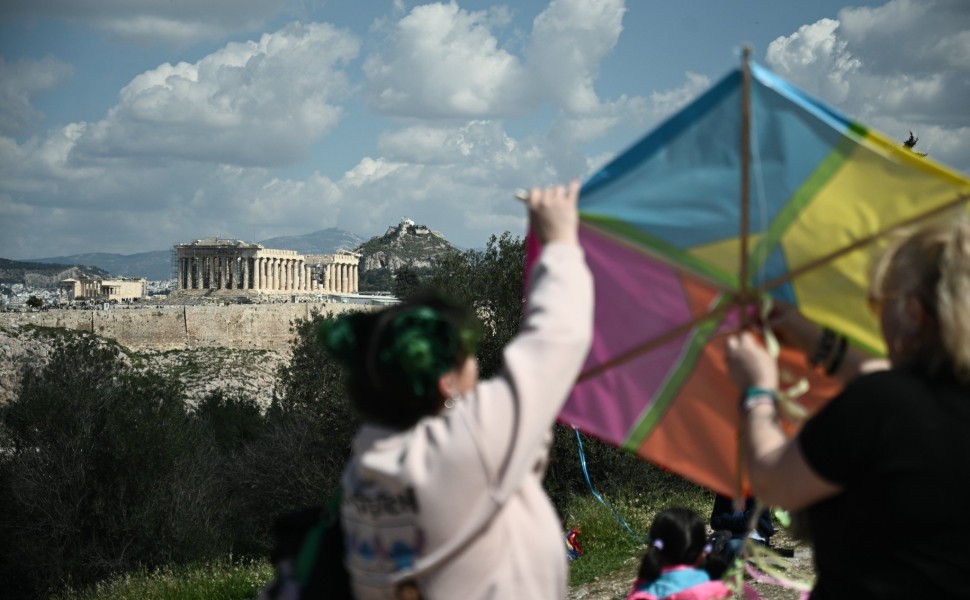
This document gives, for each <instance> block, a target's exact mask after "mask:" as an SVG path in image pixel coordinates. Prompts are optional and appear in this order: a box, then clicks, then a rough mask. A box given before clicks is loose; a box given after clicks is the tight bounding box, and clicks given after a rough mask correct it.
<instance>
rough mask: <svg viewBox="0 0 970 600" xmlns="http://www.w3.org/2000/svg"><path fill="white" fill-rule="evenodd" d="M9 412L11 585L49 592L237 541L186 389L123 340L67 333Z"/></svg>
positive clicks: (1, 502)
mask: <svg viewBox="0 0 970 600" xmlns="http://www.w3.org/2000/svg"><path fill="white" fill-rule="evenodd" d="M0 421H2V424H3V428H2V430H3V439H2V440H0V443H2V447H3V448H4V451H3V452H2V453H0V486H2V489H0V580H5V581H8V582H11V583H8V584H7V585H5V586H4V588H5V592H10V590H11V589H18V590H20V591H21V592H23V593H24V595H30V593H42V592H46V591H47V590H48V589H51V588H53V587H56V586H57V585H59V584H62V583H66V582H68V581H71V582H74V583H87V582H91V581H94V580H96V579H99V578H102V577H104V576H107V575H109V574H112V573H116V572H119V571H123V570H126V569H130V568H133V567H134V566H136V565H144V566H153V565H158V564H162V563H163V562H167V561H170V560H172V561H190V560H196V559H199V558H202V557H205V556H210V555H212V554H214V553H216V552H217V549H222V548H225V547H226V546H225V545H223V543H222V542H221V541H220V540H219V539H218V534H217V532H216V531H217V529H218V523H219V522H220V515H221V511H222V509H221V508H220V502H219V500H220V498H219V495H218V494H215V493H213V487H212V486H211V485H209V482H210V481H211V480H212V479H213V478H214V477H215V476H216V471H217V468H216V466H217V463H216V461H214V460H212V459H211V450H212V448H211V446H210V445H208V444H207V443H206V441H205V439H204V438H203V437H202V436H201V435H200V431H199V429H198V428H197V427H195V426H193V423H192V421H191V419H190V418H189V416H188V414H187V412H186V410H185V405H184V402H183V400H182V397H181V389H180V387H179V386H178V384H177V383H175V382H173V381H169V380H166V379H163V378H161V377H158V376H155V375H149V374H144V373H139V372H136V371H134V370H132V369H131V368H130V367H129V366H128V365H127V362H126V360H125V357H124V356H123V355H122V354H121V353H120V351H119V350H118V348H117V347H116V346H112V345H108V344H106V343H105V342H104V341H102V340H100V339H98V338H96V337H95V336H91V335H80V336H78V335H76V334H72V335H66V336H64V337H62V338H60V339H59V340H57V341H56V342H55V345H54V349H53V351H52V353H51V355H50V360H49V362H48V363H47V364H46V366H39V365H38V366H35V367H34V368H32V369H29V370H28V371H27V372H26V373H25V374H24V376H23V380H22V385H21V392H20V395H19V397H18V398H17V399H16V400H15V401H13V402H12V403H10V404H9V405H7V406H5V407H3V409H2V411H0ZM14 595H15V596H16V595H17V594H14Z"/></svg>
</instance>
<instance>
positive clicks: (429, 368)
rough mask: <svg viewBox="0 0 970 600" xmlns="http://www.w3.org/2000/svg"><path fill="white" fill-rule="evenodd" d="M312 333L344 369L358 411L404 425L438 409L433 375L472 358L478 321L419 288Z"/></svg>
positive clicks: (367, 418)
mask: <svg viewBox="0 0 970 600" xmlns="http://www.w3.org/2000/svg"><path fill="white" fill-rule="evenodd" d="M317 334H318V339H319V341H320V343H321V345H322V346H323V348H324V349H325V350H326V351H327V352H328V353H329V354H330V355H331V356H333V357H334V359H336V360H337V361H338V362H339V363H340V364H341V365H342V366H343V367H344V368H345V370H346V372H347V387H348V391H349V393H350V396H351V400H352V401H353V403H354V406H355V408H356V409H357V411H358V412H359V413H360V415H361V417H362V418H363V419H364V420H365V421H368V422H371V423H375V424H378V425H384V426H387V427H393V428H397V429H406V428H408V427H410V426H412V425H414V424H415V423H417V422H418V421H419V420H420V419H421V418H423V417H425V416H429V415H433V414H436V413H438V411H440V410H441V407H442V405H443V403H444V401H445V397H444V394H442V392H441V390H440V389H439V384H438V382H439V379H440V377H441V376H442V375H444V374H445V373H447V372H449V371H452V370H454V369H457V368H459V367H460V366H461V365H462V364H463V363H464V362H465V361H466V360H467V359H468V358H470V357H473V356H474V354H475V349H476V347H477V344H478V340H479V338H480V337H481V327H480V325H479V323H478V321H477V320H476V319H475V316H474V314H473V313H472V311H471V310H470V309H468V308H466V307H462V306H459V305H458V304H456V303H454V302H452V301H450V300H449V299H447V298H445V297H443V296H441V295H440V294H439V293H438V292H436V291H433V290H424V291H422V292H419V293H416V294H414V295H413V296H411V297H410V298H409V299H408V300H407V301H406V302H403V303H401V304H398V305H397V306H393V307H390V308H387V309H384V310H381V311H379V312H373V313H367V312H358V313H352V314H347V315H342V316H340V317H338V318H336V319H334V320H332V321H327V322H325V323H323V324H322V325H321V326H320V329H319V330H318V332H317Z"/></svg>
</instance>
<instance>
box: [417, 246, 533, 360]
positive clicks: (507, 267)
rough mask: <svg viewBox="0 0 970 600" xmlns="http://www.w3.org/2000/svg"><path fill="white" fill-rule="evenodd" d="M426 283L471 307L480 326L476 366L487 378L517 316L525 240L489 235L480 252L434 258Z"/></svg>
mask: <svg viewBox="0 0 970 600" xmlns="http://www.w3.org/2000/svg"><path fill="white" fill-rule="evenodd" d="M432 270H433V274H432V275H431V277H430V278H429V279H428V280H427V284H428V285H431V286H433V287H436V288H437V289H440V290H441V291H442V292H444V293H445V294H447V295H448V296H450V297H452V298H454V299H455V300H456V301H458V302H463V303H466V304H468V305H470V306H474V307H475V310H476V312H477V313H478V316H479V318H480V319H481V320H482V323H483V325H484V331H483V336H482V343H481V347H480V348H479V353H478V359H479V367H480V369H481V373H482V376H483V377H489V376H491V375H493V374H495V373H497V372H498V370H499V369H500V368H501V367H502V350H503V349H504V348H505V346H506V345H507V344H508V343H509V340H511V339H512V336H513V335H515V332H516V331H518V329H519V321H520V320H521V318H522V294H523V274H524V271H525V244H524V241H523V240H522V239H521V238H518V237H513V236H512V234H510V233H509V232H505V233H503V234H502V235H501V236H500V237H496V236H494V235H493V236H491V237H490V238H489V240H488V243H487V245H486V247H485V250H484V251H481V250H466V251H464V252H455V253H449V254H446V255H444V256H441V257H438V258H437V259H436V260H435V261H434V263H433V266H432Z"/></svg>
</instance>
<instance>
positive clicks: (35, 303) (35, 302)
mask: <svg viewBox="0 0 970 600" xmlns="http://www.w3.org/2000/svg"><path fill="white" fill-rule="evenodd" d="M27 306H28V307H29V308H40V307H42V306H44V301H43V300H41V299H40V298H38V297H37V296H33V295H31V296H30V298H27Z"/></svg>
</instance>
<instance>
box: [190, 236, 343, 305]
mask: <svg viewBox="0 0 970 600" xmlns="http://www.w3.org/2000/svg"><path fill="white" fill-rule="evenodd" d="M174 250H175V252H174V255H175V256H174V260H175V270H176V274H177V279H178V290H179V291H180V292H183V293H192V292H193V291H200V292H208V291H212V290H227V291H237V292H238V291H242V292H248V293H257V294H302V293H314V294H357V293H358V270H357V269H358V262H359V260H360V255H358V254H355V253H353V252H348V251H345V250H341V251H338V252H337V253H335V254H308V255H306V256H304V255H302V254H299V253H298V252H296V251H295V250H272V249H269V248H264V247H263V246H262V245H260V244H252V243H248V242H243V241H241V240H230V239H221V238H206V239H204V240H196V241H194V242H192V243H189V244H176V246H175V249H174Z"/></svg>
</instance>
